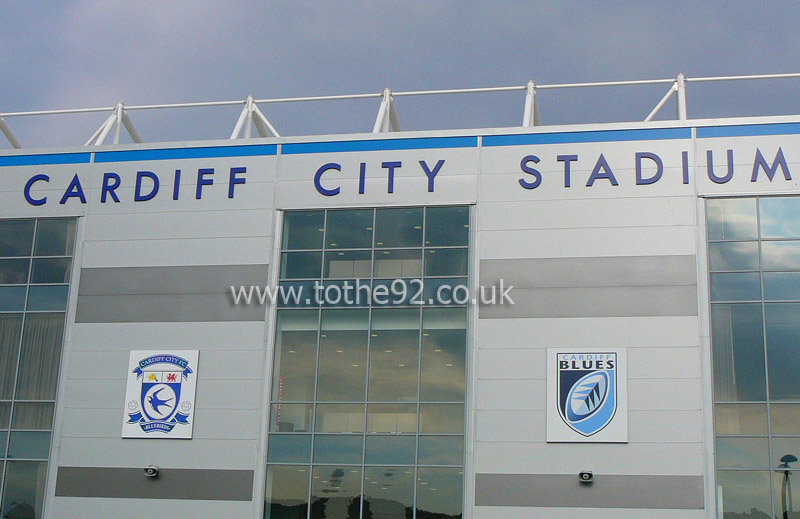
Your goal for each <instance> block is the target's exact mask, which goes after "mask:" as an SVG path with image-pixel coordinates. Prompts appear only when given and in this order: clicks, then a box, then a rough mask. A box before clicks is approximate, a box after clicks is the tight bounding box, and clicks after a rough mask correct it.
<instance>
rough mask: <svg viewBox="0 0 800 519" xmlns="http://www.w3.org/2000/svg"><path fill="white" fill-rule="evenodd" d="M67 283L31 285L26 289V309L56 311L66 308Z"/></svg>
mask: <svg viewBox="0 0 800 519" xmlns="http://www.w3.org/2000/svg"><path fill="white" fill-rule="evenodd" d="M68 295H69V287H68V286H67V285H48V286H32V287H30V288H29V289H28V310H29V311H46V312H57V311H64V310H66V309H67V296H68Z"/></svg>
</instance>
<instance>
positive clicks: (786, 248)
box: [761, 241, 800, 270]
mask: <svg viewBox="0 0 800 519" xmlns="http://www.w3.org/2000/svg"><path fill="white" fill-rule="evenodd" d="M761 266H762V268H763V269H764V270H800V241H765V242H761Z"/></svg>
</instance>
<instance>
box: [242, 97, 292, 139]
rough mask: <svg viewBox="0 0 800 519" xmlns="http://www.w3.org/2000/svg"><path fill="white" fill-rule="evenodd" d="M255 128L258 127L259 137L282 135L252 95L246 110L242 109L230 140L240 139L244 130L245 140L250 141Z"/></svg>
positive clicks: (246, 104)
mask: <svg viewBox="0 0 800 519" xmlns="http://www.w3.org/2000/svg"><path fill="white" fill-rule="evenodd" d="M253 126H255V127H256V131H257V132H258V135H259V137H270V136H272V137H280V134H279V133H278V131H277V130H276V129H275V127H274V126H272V123H270V122H269V119H267V116H266V115H264V113H263V112H262V111H261V110H260V109H259V108H258V105H256V101H255V98H254V97H253V96H251V95H250V96H247V99H245V101H244V108H242V113H241V114H239V119H238V120H237V121H236V126H234V128H233V132H232V133H231V137H230V139H231V140H234V139H239V138H240V137H239V136H240V135H241V134H242V130H243V129H244V136H243V138H245V139H249V138H250V136H251V133H252V128H253Z"/></svg>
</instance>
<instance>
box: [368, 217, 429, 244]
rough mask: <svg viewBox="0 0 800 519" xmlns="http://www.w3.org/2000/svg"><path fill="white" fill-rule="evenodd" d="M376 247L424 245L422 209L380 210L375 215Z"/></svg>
mask: <svg viewBox="0 0 800 519" xmlns="http://www.w3.org/2000/svg"><path fill="white" fill-rule="evenodd" d="M375 227H376V228H375V247H377V248H380V247H419V246H421V245H422V208H421V207H415V208H403V209H378V210H377V211H376V213H375Z"/></svg>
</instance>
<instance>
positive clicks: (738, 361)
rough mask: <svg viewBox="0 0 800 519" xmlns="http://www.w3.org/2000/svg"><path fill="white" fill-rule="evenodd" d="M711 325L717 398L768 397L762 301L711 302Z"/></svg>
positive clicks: (735, 399)
mask: <svg viewBox="0 0 800 519" xmlns="http://www.w3.org/2000/svg"><path fill="white" fill-rule="evenodd" d="M711 328H712V332H711V337H712V339H711V342H712V351H713V357H714V398H715V400H716V401H717V402H731V401H739V400H745V401H747V400H755V401H763V400H766V383H765V381H766V374H765V371H764V338H763V335H764V333H763V326H762V320H761V305H760V304H743V305H742V304H740V305H711Z"/></svg>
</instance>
